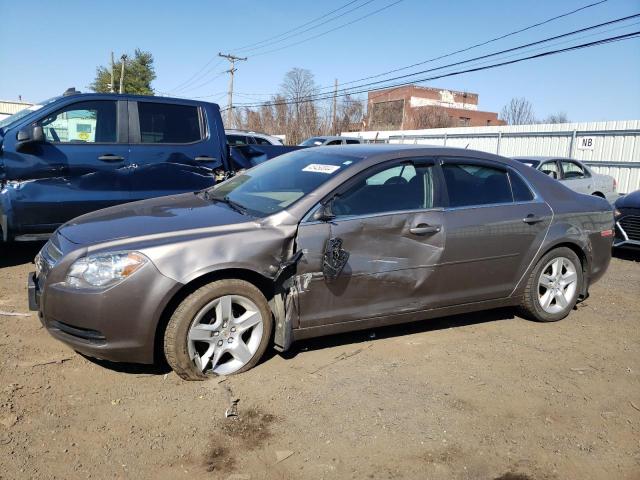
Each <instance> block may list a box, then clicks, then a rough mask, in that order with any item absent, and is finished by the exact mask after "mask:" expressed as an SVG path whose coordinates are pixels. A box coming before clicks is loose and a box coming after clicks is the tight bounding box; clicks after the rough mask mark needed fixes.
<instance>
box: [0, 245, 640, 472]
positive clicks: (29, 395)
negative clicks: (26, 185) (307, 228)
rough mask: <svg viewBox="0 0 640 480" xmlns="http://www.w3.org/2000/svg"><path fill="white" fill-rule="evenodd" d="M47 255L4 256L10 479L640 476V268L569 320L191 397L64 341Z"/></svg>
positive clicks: (621, 266)
mask: <svg viewBox="0 0 640 480" xmlns="http://www.w3.org/2000/svg"><path fill="white" fill-rule="evenodd" d="M37 248H38V247H37V246H36V245H22V246H14V247H12V248H10V249H8V248H5V249H4V250H1V251H0V311H1V312H2V313H0V479H15V478H42V479H49V478H59V479H74V478H79V479H80V478H81V479H84V478H100V479H101V478H136V479H147V478H148V479H157V478H171V479H181V478H193V477H194V476H197V477H198V478H212V479H218V478H219V479H235V480H246V479H251V480H254V479H256V480H258V479H267V480H268V479H323V478H324V479H451V478H455V479H503V480H507V479H511V480H516V479H521V480H524V479H530V480H534V479H536V480H537V479H600V478H602V479H607V480H610V479H640V330H639V328H638V322H639V320H640V313H639V311H640V308H639V307H640V262H639V261H638V260H639V257H638V256H635V257H634V256H633V255H631V254H624V255H620V256H618V258H614V259H613V261H612V263H611V266H610V268H609V271H608V272H607V274H606V276H605V277H604V279H603V280H601V281H600V282H599V283H597V284H596V285H594V286H593V288H592V290H591V297H590V298H589V299H588V300H587V301H586V302H584V303H582V304H581V305H580V306H579V307H578V309H577V310H576V311H574V312H573V313H572V314H571V315H570V316H569V317H568V318H567V319H565V320H563V321H562V322H559V323H554V324H539V323H533V322H529V321H526V320H523V319H521V318H518V317H517V316H515V315H514V312H513V311H511V310H497V311H490V312H484V313H479V314H472V315H462V316H456V317H449V318H445V319H439V320H430V321H425V322H422V323H415V324H411V325H405V326H395V327H389V328H384V329H377V330H373V331H366V332H359V333H354V334H347V335H338V336H332V337H325V338H320V339H314V340H310V341H305V342H300V343H299V344H296V345H295V347H294V349H293V350H292V351H291V352H288V353H287V354H286V355H282V356H281V355H277V354H275V352H274V353H270V354H268V355H267V357H266V358H265V359H264V361H263V362H262V363H261V364H260V365H258V367H256V368H255V369H253V370H251V371H249V372H247V373H244V374H241V375H238V376H233V377H226V378H224V377H219V378H216V379H213V380H211V381H208V382H200V383H188V382H183V381H181V380H180V379H179V378H178V377H177V376H176V375H174V374H173V373H171V372H170V371H168V370H166V369H165V368H162V367H148V366H139V365H128V364H111V363H106V362H97V361H92V360H90V359H86V358H84V357H82V356H80V355H78V354H76V353H74V352H73V351H71V350H70V349H69V348H67V347H65V346H64V345H62V344H60V343H58V342H57V341H55V340H53V339H52V338H51V337H50V336H49V335H48V334H47V332H46V331H45V330H44V329H43V328H42V327H41V326H40V323H39V321H38V320H37V318H36V316H35V315H31V314H27V311H28V310H27V302H26V285H25V283H26V274H27V272H28V271H29V270H31V269H33V266H32V265H31V264H30V263H29V262H30V260H31V258H32V257H33V256H34V254H35V253H36V251H37ZM7 313H14V315H7ZM15 313H17V314H18V315H15ZM25 314H26V315H25ZM236 400H237V411H238V416H237V417H230V418H226V417H225V411H226V410H227V409H228V408H229V407H230V406H231V405H232V403H233V402H234V401H236Z"/></svg>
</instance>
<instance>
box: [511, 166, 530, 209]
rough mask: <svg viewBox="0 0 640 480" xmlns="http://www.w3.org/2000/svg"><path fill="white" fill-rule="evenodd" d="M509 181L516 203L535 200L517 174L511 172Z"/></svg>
mask: <svg viewBox="0 0 640 480" xmlns="http://www.w3.org/2000/svg"><path fill="white" fill-rule="evenodd" d="M509 180H510V181H511V190H512V191H513V199H514V200H515V201H516V202H529V201H531V200H533V193H532V192H531V190H530V189H529V187H528V186H527V184H526V183H525V181H524V180H523V179H522V177H520V175H518V174H517V173H515V172H509Z"/></svg>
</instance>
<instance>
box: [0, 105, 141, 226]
mask: <svg viewBox="0 0 640 480" xmlns="http://www.w3.org/2000/svg"><path fill="white" fill-rule="evenodd" d="M126 108H127V105H126V102H124V101H116V100H102V99H100V100H84V101H78V102H74V103H70V104H67V105H66V106H64V107H62V108H60V109H58V110H56V111H53V112H51V113H47V114H46V115H45V116H43V117H41V118H39V119H38V120H37V121H36V122H35V123H36V124H38V125H41V126H42V128H43V131H44V135H45V142H44V143H42V144H39V145H33V146H30V147H29V148H28V149H27V150H24V151H21V152H15V153H13V154H12V155H5V169H6V171H7V176H8V178H11V179H16V180H22V181H23V183H19V184H16V185H15V186H14V187H15V192H14V195H15V196H14V198H13V200H12V207H13V209H14V218H15V219H16V221H17V222H18V225H15V226H14V228H15V230H17V231H22V232H24V233H29V232H32V233H46V232H50V231H52V230H53V229H55V228H56V227H57V226H58V225H60V224H62V223H64V222H66V221H68V220H70V219H72V218H74V217H77V216H79V215H82V214H84V213H87V212H90V211H93V210H98V209H100V208H105V207H109V206H112V205H116V204H119V203H123V202H126V201H128V200H129V186H130V183H129V166H130V165H129V161H128V157H129V152H128V150H129V146H128V144H127V143H128V138H127V115H126Z"/></svg>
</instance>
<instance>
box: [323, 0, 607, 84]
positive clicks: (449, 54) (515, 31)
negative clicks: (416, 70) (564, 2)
mask: <svg viewBox="0 0 640 480" xmlns="http://www.w3.org/2000/svg"><path fill="white" fill-rule="evenodd" d="M608 1H609V0H600V1H598V2H594V3H590V4H588V5H584V6H582V7H580V8H576V9H575V10H571V11H569V12H566V13H563V14H561V15H556V16H555V17H551V18H547V19H546V20H543V21H541V22H538V23H534V24H532V25H529V26H527V27H524V28H520V29H518V30H514V31H513V32H509V33H505V34H503V35H500V36H497V37H495V38H491V39H489V40H485V41H483V42H480V43H476V44H474V45H470V46H468V47H465V48H461V49H460V50H455V51H453V52H450V53H446V54H444V55H440V56H437V57H433V58H429V59H427V60H423V61H421V62H417V63H413V64H411V65H406V66H404V67H399V68H395V69H393V70H388V71H386V72H382V73H378V74H375V75H371V76H369V77H364V78H358V79H356V80H351V81H349V82H343V83H342V85H350V84H352V83H357V82H362V81H364V80H371V79H374V78H379V77H382V76H384V75H388V74H391V73H396V72H400V71H403V70H408V69H410V68H413V67H417V66H419V65H424V64H427V63H431V62H435V61H437V60H442V59H443V58H447V57H451V56H453V55H457V54H459V53H464V52H468V51H469V50H473V49H475V48H478V47H483V46H485V45H489V44H490V43H494V42H497V41H499V40H503V39H505V38H508V37H511V36H513V35H517V34H519V33H522V32H526V31H527V30H532V29H534V28H537V27H540V26H542V25H546V24H547V23H551V22H553V21H555V20H559V19H561V18H565V17H568V16H570V15H574V14H576V13H578V12H581V11H582V10H586V9H588V8H592V7H595V6H597V5H600V4H602V3H606V2H608ZM331 88H333V86H331V85H327V86H325V87H320V89H321V90H329V89H331Z"/></svg>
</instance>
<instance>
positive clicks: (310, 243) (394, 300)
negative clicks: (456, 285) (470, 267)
mask: <svg viewBox="0 0 640 480" xmlns="http://www.w3.org/2000/svg"><path fill="white" fill-rule="evenodd" d="M434 169H435V167H434V165H433V162H432V161H430V160H420V161H418V160H416V161H410V162H406V161H404V162H392V163H391V164H387V165H385V166H383V167H377V168H375V169H373V170H370V171H368V172H365V173H363V174H361V175H360V176H359V177H358V178H356V179H355V181H354V182H352V183H350V184H349V185H348V186H345V187H344V191H339V192H338V196H336V197H334V200H333V202H332V209H333V213H334V214H335V218H334V219H333V220H332V221H330V222H317V221H311V222H307V223H304V222H303V223H302V224H301V225H300V228H299V232H298V238H297V243H298V249H300V250H302V251H303V252H304V257H303V258H302V260H301V261H300V263H299V264H298V273H299V274H300V275H301V277H300V278H301V279H302V280H301V282H300V284H301V291H300V293H299V312H300V327H302V328H305V327H312V326H317V325H326V324H332V323H338V322H347V321H351V320H357V319H362V318H367V317H374V316H383V315H394V314H399V313H404V312H412V311H418V310H423V309H425V308H429V306H430V304H431V303H432V302H433V298H432V296H433V292H434V291H435V289H436V288H435V287H436V283H437V280H436V271H437V270H436V269H437V264H438V263H439V261H440V258H441V256H442V254H443V250H444V240H445V232H444V231H443V225H444V222H443V211H442V209H441V208H440V203H441V199H440V195H439V191H441V188H440V186H439V183H438V181H437V178H438V177H437V175H435V174H434ZM328 247H329V250H333V251H332V252H331V251H330V252H327V249H328ZM326 253H334V254H335V255H336V256H337V257H338V258H339V257H340V256H341V255H342V258H345V256H346V255H347V254H348V260H347V261H346V264H344V267H343V268H342V270H341V271H339V272H338V273H337V276H335V278H332V275H334V274H335V273H336V272H335V271H328V270H327V269H326V268H325V267H323V258H324V257H325V254H326Z"/></svg>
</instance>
